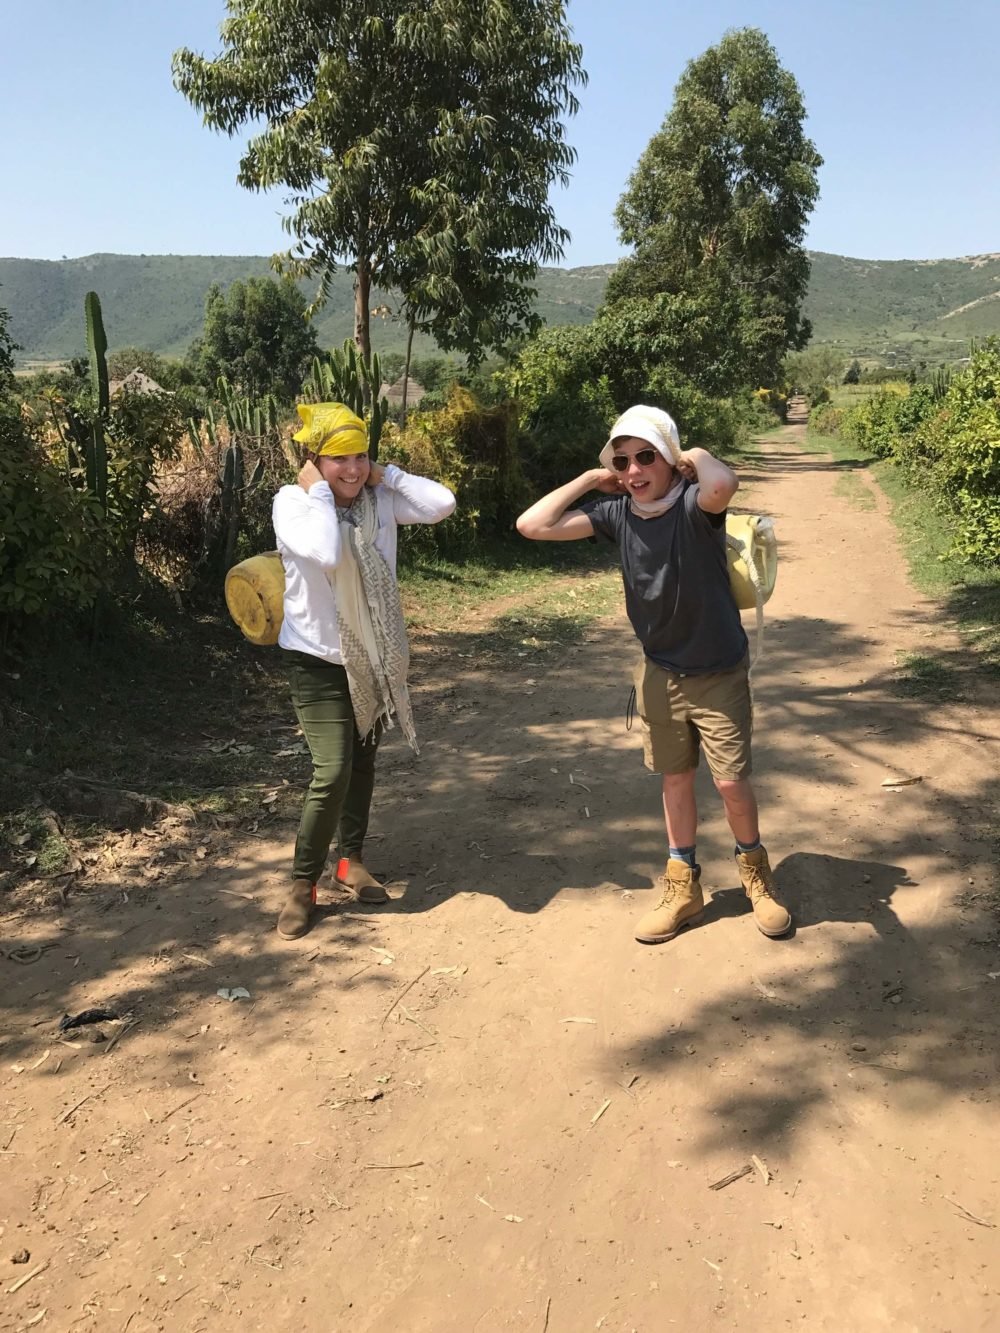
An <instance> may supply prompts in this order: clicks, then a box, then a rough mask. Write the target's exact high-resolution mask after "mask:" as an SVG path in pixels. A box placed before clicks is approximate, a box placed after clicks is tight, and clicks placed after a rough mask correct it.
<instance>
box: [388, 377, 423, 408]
mask: <svg viewBox="0 0 1000 1333" xmlns="http://www.w3.org/2000/svg"><path fill="white" fill-rule="evenodd" d="M403 378H404V377H403V376H402V375H400V377H399V379H398V380H397V381H396V382H395V384H383V385H382V387H381V389H380V390H379V394H380V396H381V397H383V398H387V399H388V400H389V403H390V405H391V406H392V407H401V406H402V404H403ZM426 393H427V390H426V389H425V388H424V386H423V385H422V384H420V383H419V382H418V381H417V380H415V379H414V378H413V376H412V375H411V376H410V387H409V388H408V389H407V392H406V406H407V407H416V406H417V404H418V403H419V402H420V400H421V398H423V397H424V395H425V394H426Z"/></svg>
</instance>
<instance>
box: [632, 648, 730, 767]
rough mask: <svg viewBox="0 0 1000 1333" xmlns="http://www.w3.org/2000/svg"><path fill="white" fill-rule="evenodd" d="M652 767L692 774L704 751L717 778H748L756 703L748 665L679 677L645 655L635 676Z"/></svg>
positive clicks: (646, 751) (644, 741) (647, 758)
mask: <svg viewBox="0 0 1000 1333" xmlns="http://www.w3.org/2000/svg"><path fill="white" fill-rule="evenodd" d="M635 698H636V710H637V712H638V714H639V717H640V718H641V719H642V749H643V758H644V759H645V761H646V767H647V768H648V769H651V770H652V771H653V772H654V773H686V772H688V771H689V770H690V769H692V768H697V767H698V756H699V753H700V751H701V750H702V749H704V751H705V759H706V760H707V761H708V767H709V770H710V772H711V774H712V777H713V778H719V779H722V780H724V781H725V780H729V781H731V780H733V779H734V778H748V777H749V776H750V771H751V760H750V737H751V735H752V732H753V704H752V702H751V699H750V678H749V674H748V670H747V661H746V659H745V658H744V660H743V661H742V662H741V663H740V664H739V666H735V667H731V668H730V670H728V671H716V672H713V673H712V674H711V675H707V676H679V675H677V674H676V673H675V672H673V671H666V670H664V668H663V667H660V666H657V665H656V663H655V662H651V661H650V660H649V658H648V657H646V655H645V654H643V657H642V660H641V661H640V663H639V666H638V668H637V669H636V673H635Z"/></svg>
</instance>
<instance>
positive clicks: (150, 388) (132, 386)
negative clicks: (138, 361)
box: [108, 367, 170, 398]
mask: <svg viewBox="0 0 1000 1333" xmlns="http://www.w3.org/2000/svg"><path fill="white" fill-rule="evenodd" d="M123 389H127V390H128V392H129V393H169V392H170V390H169V389H164V388H163V386H162V385H161V384H157V382H156V380H154V379H153V377H152V376H151V375H146V374H145V373H144V372H143V371H141V370H139V369H138V367H137V368H136V369H135V370H130V371H129V373H128V374H127V375H126V376H125V378H124V379H123V380H112V381H111V383H110V384H109V385H108V394H109V396H110V397H112V398H114V396H115V394H117V393H121V392H122V390H123Z"/></svg>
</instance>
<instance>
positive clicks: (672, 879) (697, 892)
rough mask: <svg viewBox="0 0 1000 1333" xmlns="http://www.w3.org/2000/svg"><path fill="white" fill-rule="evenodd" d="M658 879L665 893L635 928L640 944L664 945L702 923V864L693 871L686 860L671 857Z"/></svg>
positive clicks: (703, 901) (703, 906)
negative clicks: (690, 927)
mask: <svg viewBox="0 0 1000 1333" xmlns="http://www.w3.org/2000/svg"><path fill="white" fill-rule="evenodd" d="M656 882H657V884H658V885H659V887H660V888H661V889H662V890H663V892H662V894H661V896H660V901H659V902H658V903H657V904H656V906H655V907H654V908H653V910H652V911H651V912H647V913H646V915H645V916H644V917H643V918H642V920H641V921H640V922H639V924H638V925H637V926H636V928H635V937H636V939H637V940H638V941H639V943H640V944H664V943H665V942H666V941H667V940H672V939H673V938H674V936H675V935H677V934H678V933H679V932H680V931H682V930H686V929H687V928H688V926H697V925H699V924H700V922H701V919H702V916H703V914H704V910H705V899H704V896H703V895H702V892H701V867H700V866H695V867H694V869H693V870H692V869H691V867H690V866H689V865H688V864H687V862H685V861H675V860H670V861H668V862H667V868H666V871H665V873H664V874H662V875H661V876H660V878H659V879H658V880H657V881H656Z"/></svg>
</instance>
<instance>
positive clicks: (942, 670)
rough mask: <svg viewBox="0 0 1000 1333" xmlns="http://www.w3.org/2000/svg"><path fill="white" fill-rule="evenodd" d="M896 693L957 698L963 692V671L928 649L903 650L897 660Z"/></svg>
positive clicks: (948, 698)
mask: <svg viewBox="0 0 1000 1333" xmlns="http://www.w3.org/2000/svg"><path fill="white" fill-rule="evenodd" d="M896 665H897V667H898V669H899V675H898V676H897V678H896V685H895V689H896V693H897V694H901V695H903V696H904V697H906V698H911V699H932V700H936V701H938V702H940V703H946V702H949V703H950V702H953V701H955V700H957V699H961V698H962V695H963V691H962V682H961V675H960V673H959V672H958V671H957V670H956V669H955V667H954V666H952V665H950V664H949V663H948V662H946V661H943V660H941V659H940V658H938V657H930V656H928V655H927V654H926V653H903V654H901V655H900V657H899V658H898V660H897V663H896Z"/></svg>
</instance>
